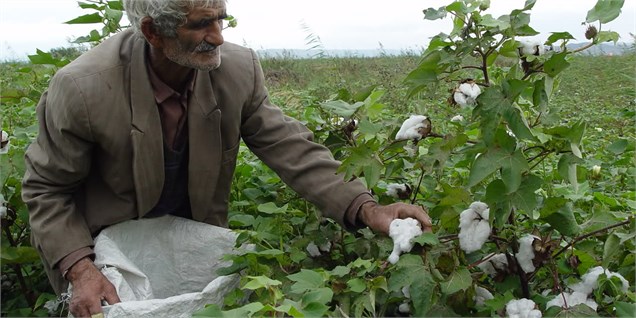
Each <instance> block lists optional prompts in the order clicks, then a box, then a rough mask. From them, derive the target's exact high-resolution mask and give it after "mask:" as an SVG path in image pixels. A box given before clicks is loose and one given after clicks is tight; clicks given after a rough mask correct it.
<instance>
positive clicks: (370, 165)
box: [362, 156, 384, 188]
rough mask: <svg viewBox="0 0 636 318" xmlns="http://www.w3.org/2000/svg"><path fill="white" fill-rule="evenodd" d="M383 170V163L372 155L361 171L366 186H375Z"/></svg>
mask: <svg viewBox="0 0 636 318" xmlns="http://www.w3.org/2000/svg"><path fill="white" fill-rule="evenodd" d="M383 171H384V165H383V164H382V162H381V161H380V160H379V159H378V158H377V157H375V156H373V157H372V158H369V160H367V161H366V164H365V165H364V167H363V168H362V172H364V180H366V182H367V187H368V188H373V187H375V185H376V184H377V183H378V181H379V180H380V176H381V175H382V172H383Z"/></svg>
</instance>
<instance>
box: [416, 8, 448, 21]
mask: <svg viewBox="0 0 636 318" xmlns="http://www.w3.org/2000/svg"><path fill="white" fill-rule="evenodd" d="M422 12H423V13H424V19H426V20H437V19H443V18H445V17H446V9H445V8H444V7H440V8H439V9H437V10H436V9H433V8H428V9H424V10H422Z"/></svg>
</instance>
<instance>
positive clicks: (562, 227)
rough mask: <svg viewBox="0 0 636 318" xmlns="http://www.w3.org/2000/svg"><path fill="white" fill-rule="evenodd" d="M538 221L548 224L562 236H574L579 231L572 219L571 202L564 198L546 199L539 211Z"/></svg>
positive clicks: (577, 225) (579, 228)
mask: <svg viewBox="0 0 636 318" xmlns="http://www.w3.org/2000/svg"><path fill="white" fill-rule="evenodd" d="M540 219H542V220H544V221H546V222H548V223H549V224H550V225H551V226H552V227H553V228H554V229H556V230H557V231H559V232H560V233H561V234H563V235H568V236H569V235H576V234H577V233H580V231H581V227H580V226H579V224H578V223H577V222H576V218H575V217H574V211H573V204H572V202H569V201H568V200H566V199H564V198H557V197H552V198H548V199H546V200H545V202H544V205H543V208H542V209H541V211H540Z"/></svg>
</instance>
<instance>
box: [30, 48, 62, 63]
mask: <svg viewBox="0 0 636 318" xmlns="http://www.w3.org/2000/svg"><path fill="white" fill-rule="evenodd" d="M36 53H37V54H35V55H29V56H28V57H29V60H30V61H31V63H33V64H44V65H56V64H57V63H58V62H59V60H58V59H56V58H54V57H53V56H52V55H51V54H50V53H48V52H43V51H41V50H40V49H36Z"/></svg>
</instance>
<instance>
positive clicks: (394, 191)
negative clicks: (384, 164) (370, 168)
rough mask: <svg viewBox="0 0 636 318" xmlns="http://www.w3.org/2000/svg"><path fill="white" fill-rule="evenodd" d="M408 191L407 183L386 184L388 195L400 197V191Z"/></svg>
mask: <svg viewBox="0 0 636 318" xmlns="http://www.w3.org/2000/svg"><path fill="white" fill-rule="evenodd" d="M402 192H406V184H402V183H390V184H389V185H387V186H386V195H388V196H392V197H394V198H399V197H400V193H402Z"/></svg>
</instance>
